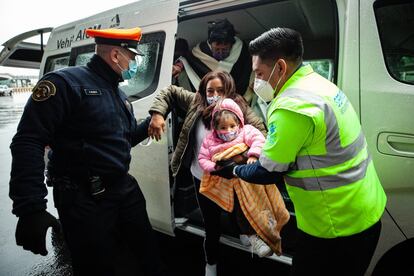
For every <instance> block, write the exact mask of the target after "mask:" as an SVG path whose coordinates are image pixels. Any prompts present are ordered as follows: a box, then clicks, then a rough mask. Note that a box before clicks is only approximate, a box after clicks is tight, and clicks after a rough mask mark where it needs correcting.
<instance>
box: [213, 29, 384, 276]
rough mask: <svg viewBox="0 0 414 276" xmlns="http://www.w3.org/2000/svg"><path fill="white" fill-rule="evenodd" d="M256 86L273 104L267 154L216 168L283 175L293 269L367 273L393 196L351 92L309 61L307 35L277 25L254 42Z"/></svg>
mask: <svg viewBox="0 0 414 276" xmlns="http://www.w3.org/2000/svg"><path fill="white" fill-rule="evenodd" d="M249 50H250V53H251V54H252V58H253V59H252V60H253V64H252V67H253V71H254V72H255V76H256V79H255V87H254V90H255V92H256V93H257V95H258V96H259V97H261V98H262V99H263V100H264V101H266V102H270V103H269V107H268V113H267V121H268V129H269V132H268V136H267V139H266V143H265V146H264V147H263V151H262V154H261V156H260V159H259V161H258V162H256V163H255V164H250V165H240V166H235V165H230V166H228V167H225V168H224V169H222V170H220V171H216V172H213V173H214V174H217V175H221V176H223V177H227V178H231V177H235V176H236V177H241V178H242V179H244V180H246V181H248V182H252V183H259V184H267V183H274V182H275V181H274V179H275V178H276V177H280V175H281V174H282V175H283V178H284V180H285V184H286V188H287V191H288V193H289V195H290V197H291V199H292V201H293V204H294V207H295V212H296V219H297V226H298V240H297V246H296V248H295V252H294V256H293V266H292V274H293V275H305V274H306V275H363V274H364V272H365V271H366V269H367V267H368V265H369V263H370V260H371V258H372V255H373V253H374V251H375V247H376V245H377V243H378V239H379V235H380V232H381V222H380V218H381V216H382V214H383V212H384V209H385V204H386V196H385V193H384V190H383V188H382V186H381V183H380V180H379V179H378V176H377V173H376V171H375V168H374V164H373V162H372V159H371V157H370V154H369V152H368V149H367V144H366V141H365V136H364V134H363V133H362V130H361V125H360V123H359V119H358V116H357V114H356V112H355V111H354V109H353V107H352V105H351V103H350V102H349V100H348V99H347V97H346V96H345V94H344V93H343V92H342V91H341V90H340V89H339V88H338V87H337V86H335V85H334V84H333V83H331V82H330V81H328V80H326V79H324V78H323V77H322V76H320V75H319V74H317V73H315V72H314V71H313V69H312V67H311V66H310V65H303V64H302V56H303V43H302V38H301V36H300V34H299V33H298V32H296V31H294V30H291V29H288V28H276V29H271V30H269V31H268V32H266V33H263V34H262V35H260V36H259V37H257V38H256V39H254V40H253V41H252V42H250V45H249Z"/></svg>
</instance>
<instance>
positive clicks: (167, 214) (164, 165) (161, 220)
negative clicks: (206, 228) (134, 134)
mask: <svg viewBox="0 0 414 276" xmlns="http://www.w3.org/2000/svg"><path fill="white" fill-rule="evenodd" d="M177 10H178V3H177V6H176V9H175V12H177ZM169 12H172V11H171V10H169ZM160 30H163V31H164V32H165V33H166V37H165V45H164V51H163V53H162V59H163V60H166V62H162V63H161V68H160V75H159V80H158V86H157V88H156V90H155V91H159V90H160V89H162V88H164V87H166V86H168V85H170V84H171V72H172V64H173V62H172V61H173V51H172V49H174V44H175V33H176V32H177V21H176V20H173V21H170V22H163V23H160V24H157V25H152V26H147V27H146V28H145V32H148V33H151V32H155V31H160ZM155 96H156V93H152V94H151V95H149V96H147V97H144V98H142V99H138V100H136V101H134V102H132V105H133V107H134V112H135V118H137V120H138V121H139V120H141V119H144V118H146V117H147V116H149V113H148V109H149V107H150V106H151V105H152V102H153V99H154V97H155ZM166 122H168V118H167V119H166ZM169 132H170V131H169V127H168V124H167V126H166V132H165V133H167V134H168V133H169ZM171 139H172V138H171V136H170V135H163V136H162V139H161V140H160V141H158V142H157V141H155V140H154V141H150V142H148V143H149V145H146V143H147V142H146V141H144V142H143V143H141V144H140V145H138V146H136V147H134V148H133V149H132V151H131V154H132V162H131V168H130V172H131V174H132V175H134V176H135V177H136V178H137V179H138V181H139V184H140V187H141V189H142V191H143V192H144V195H145V198H147V199H148V200H147V211H148V215H149V217H150V221H151V224H152V226H153V227H154V228H155V229H157V230H159V231H161V232H164V233H167V234H170V235H173V234H174V227H173V221H174V219H173V210H172V202H171V200H172V198H171V189H170V186H171V185H172V184H171V185H170V181H169V179H170V175H169V170H168V167H169V152H168V148H169V145H171V144H172V140H171Z"/></svg>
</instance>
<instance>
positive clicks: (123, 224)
mask: <svg viewBox="0 0 414 276" xmlns="http://www.w3.org/2000/svg"><path fill="white" fill-rule="evenodd" d="M86 34H87V35H88V36H90V37H94V38H95V42H96V44H97V45H96V54H95V55H94V56H93V57H92V58H91V60H90V62H89V63H88V64H87V65H86V66H79V67H71V68H66V69H62V70H58V71H54V72H51V73H49V74H46V75H45V76H43V77H42V79H41V80H40V81H39V82H38V84H37V85H36V86H35V87H34V88H33V93H32V96H31V98H30V99H29V100H28V102H27V104H26V107H25V110H24V113H23V115H22V118H21V120H20V123H19V125H18V129H17V133H16V135H15V136H14V138H13V141H12V143H11V146H10V148H11V152H12V156H13V162H12V170H11V180H10V197H11V199H12V200H13V213H14V214H15V215H16V216H17V217H18V218H19V219H18V223H17V227H16V243H17V245H21V246H23V248H24V249H26V250H30V251H32V252H33V253H35V254H41V255H46V254H47V251H46V247H45V236H46V231H47V229H48V227H50V226H52V227H53V228H55V229H57V228H58V227H59V224H58V222H57V220H56V218H55V217H53V216H52V215H51V214H49V213H48V212H47V211H46V199H45V196H46V194H47V189H46V187H45V185H44V183H43V182H44V159H43V158H44V157H43V156H44V152H45V147H46V146H47V145H48V146H50V148H51V151H50V153H49V163H48V173H49V180H48V181H49V182H50V183H51V184H52V185H53V196H54V202H55V206H56V208H57V210H58V213H59V218H60V222H61V225H62V229H63V233H64V236H65V239H66V242H67V245H68V247H69V250H70V253H71V257H72V265H73V272H74V274H75V275H113V274H114V273H115V266H114V259H116V256H115V255H116V250H115V249H116V248H118V249H119V248H121V246H119V244H120V243H123V244H127V245H128V247H129V249H130V250H131V252H132V253H133V254H134V256H136V259H137V260H136V261H137V262H141V263H142V269H143V270H144V271H145V272H146V274H147V275H161V274H162V265H161V264H160V256H159V252H158V247H157V245H156V241H155V237H154V233H153V230H152V228H151V225H150V222H149V219H148V215H147V211H146V206H145V199H144V196H143V194H142V192H141V190H140V188H139V186H138V183H137V181H136V180H135V179H134V178H133V177H132V176H131V175H129V174H128V170H129V164H130V161H131V154H130V150H131V147H133V146H135V145H137V144H138V143H139V142H140V141H142V140H143V139H145V138H146V137H147V129H148V125H149V120H146V121H145V122H144V123H142V124H140V125H137V122H136V120H135V118H134V112H133V110H132V106H131V104H129V102H128V101H127V97H126V95H125V94H124V93H123V92H122V90H120V89H119V88H118V84H119V82H121V81H123V80H126V79H130V78H133V77H134V76H135V74H136V71H137V63H136V56H137V55H140V54H141V53H140V52H139V51H138V50H137V45H138V42H139V41H140V39H141V30H140V28H133V29H122V30H116V29H106V30H87V32H86Z"/></svg>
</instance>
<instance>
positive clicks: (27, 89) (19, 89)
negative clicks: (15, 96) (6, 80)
mask: <svg viewBox="0 0 414 276" xmlns="http://www.w3.org/2000/svg"><path fill="white" fill-rule="evenodd" d="M32 89H33V87H13V88H12V90H13V93H21V92H31V91H32Z"/></svg>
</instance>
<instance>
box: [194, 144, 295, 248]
mask: <svg viewBox="0 0 414 276" xmlns="http://www.w3.org/2000/svg"><path fill="white" fill-rule="evenodd" d="M243 145H244V144H239V145H235V146H233V147H232V148H230V149H227V150H226V151H224V152H223V153H220V154H216V155H215V156H214V157H213V158H214V159H215V160H214V161H219V160H227V159H229V158H231V157H233V156H235V155H237V154H240V153H242V152H243V151H244V150H246V147H247V146H245V145H244V146H243ZM233 191H235V192H236V195H237V198H238V200H239V202H240V207H241V209H242V211H243V213H244V215H245V216H246V218H247V220H248V221H249V223H250V225H251V226H252V227H253V229H254V230H255V231H256V233H257V234H258V235H259V236H260V238H261V239H262V240H263V241H265V242H266V243H267V244H268V245H269V247H270V248H271V249H272V250H273V251H274V252H275V253H276V254H277V255H281V254H282V247H281V237H280V231H281V229H282V227H283V226H284V225H285V224H286V223H287V222H288V220H289V212H288V210H287V209H286V207H285V203H284V202H283V198H282V196H281V194H280V192H279V190H278V188H277V187H276V185H254V184H252V183H248V182H246V181H244V180H242V179H239V178H233V179H226V178H222V177H219V176H215V175H210V174H208V173H205V174H204V175H203V178H202V180H201V186H200V193H202V194H203V195H205V196H206V197H208V198H209V199H211V200H212V201H214V202H215V203H216V204H217V205H219V206H220V207H221V208H223V209H224V210H226V211H227V212H232V211H233V207H234V192H233Z"/></svg>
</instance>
